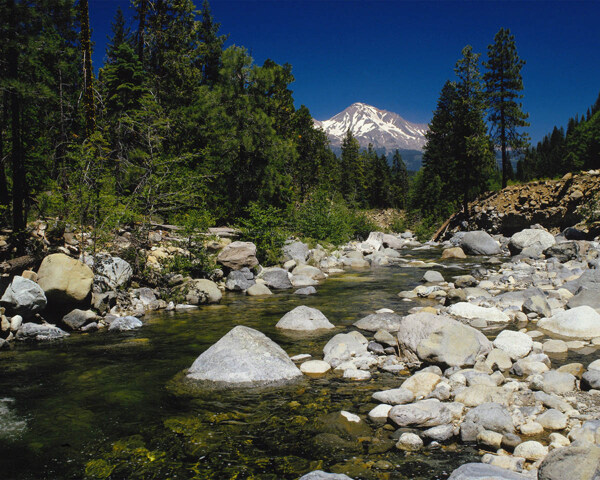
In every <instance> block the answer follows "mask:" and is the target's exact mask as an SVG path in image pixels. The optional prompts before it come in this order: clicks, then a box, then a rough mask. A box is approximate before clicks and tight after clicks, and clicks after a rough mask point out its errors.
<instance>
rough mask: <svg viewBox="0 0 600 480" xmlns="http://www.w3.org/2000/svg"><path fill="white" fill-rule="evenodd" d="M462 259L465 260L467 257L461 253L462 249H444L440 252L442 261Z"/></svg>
mask: <svg viewBox="0 0 600 480" xmlns="http://www.w3.org/2000/svg"><path fill="white" fill-rule="evenodd" d="M462 258H467V256H466V255H465V252H464V251H463V249H462V248H460V247H451V248H446V249H445V250H444V251H443V252H442V260H448V259H462Z"/></svg>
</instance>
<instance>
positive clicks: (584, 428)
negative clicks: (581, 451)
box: [569, 420, 600, 445]
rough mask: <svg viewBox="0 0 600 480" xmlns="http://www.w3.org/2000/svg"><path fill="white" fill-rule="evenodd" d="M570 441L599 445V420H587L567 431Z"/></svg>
mask: <svg viewBox="0 0 600 480" xmlns="http://www.w3.org/2000/svg"><path fill="white" fill-rule="evenodd" d="M569 438H570V439H571V441H572V442H580V443H591V444H595V445H600V420H588V421H587V422H584V423H583V425H581V427H576V428H573V430H571V432H570V433H569Z"/></svg>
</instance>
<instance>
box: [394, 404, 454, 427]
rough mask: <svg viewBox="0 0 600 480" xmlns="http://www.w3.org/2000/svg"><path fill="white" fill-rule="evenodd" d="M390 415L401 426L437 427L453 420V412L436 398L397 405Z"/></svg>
mask: <svg viewBox="0 0 600 480" xmlns="http://www.w3.org/2000/svg"><path fill="white" fill-rule="evenodd" d="M388 416H389V418H390V420H392V421H393V422H394V423H395V424H396V425H398V426H399V427H436V426H438V425H445V424H448V423H450V422H451V421H452V412H451V411H450V410H449V409H448V407H446V406H445V405H444V404H443V403H441V402H440V401H439V400H435V399H427V400H420V401H418V402H415V403H411V404H408V405H396V406H394V407H392V409H391V410H390V413H389V414H388Z"/></svg>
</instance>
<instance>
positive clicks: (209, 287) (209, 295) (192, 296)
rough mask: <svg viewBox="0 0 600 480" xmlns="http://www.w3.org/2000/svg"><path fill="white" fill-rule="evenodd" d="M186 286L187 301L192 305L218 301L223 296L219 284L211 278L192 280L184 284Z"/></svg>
mask: <svg viewBox="0 0 600 480" xmlns="http://www.w3.org/2000/svg"><path fill="white" fill-rule="evenodd" d="M184 288H186V289H187V293H186V295H185V301H186V302H187V303H189V304H190V305H200V304H204V303H218V302H220V301H221V298H222V297H223V294H222V293H221V290H219V287H217V284H216V283H215V282H213V281H211V280H206V279H199V280H190V281H189V282H187V283H186V284H185V285H184Z"/></svg>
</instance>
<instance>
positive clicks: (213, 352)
mask: <svg viewBox="0 0 600 480" xmlns="http://www.w3.org/2000/svg"><path fill="white" fill-rule="evenodd" d="M301 376H302V372H301V371H300V370H299V369H298V368H297V367H296V365H294V363H293V362H292V361H291V360H290V358H289V357H288V355H287V353H285V351H284V350H283V348H281V347H280V346H279V345H277V344H276V343H275V342H274V341H273V340H271V339H270V338H269V337H267V336H266V335H264V334H263V333H261V332H259V331H257V330H254V329H252V328H248V327H244V326H242V325H238V326H237V327H234V328H233V329H231V330H230V331H229V333H227V334H226V335H225V336H223V337H222V338H221V339H220V340H219V341H218V342H217V343H215V344H214V345H212V346H211V347H210V348H209V349H208V350H206V351H205V352H204V353H202V355H200V356H199V357H198V358H197V359H196V360H195V361H194V363H193V364H192V366H191V367H190V369H189V370H188V372H187V377H188V378H191V379H194V380H209V381H212V382H219V383H225V384H231V385H252V384H267V383H273V382H282V381H289V380H293V379H295V378H297V377H301Z"/></svg>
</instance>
